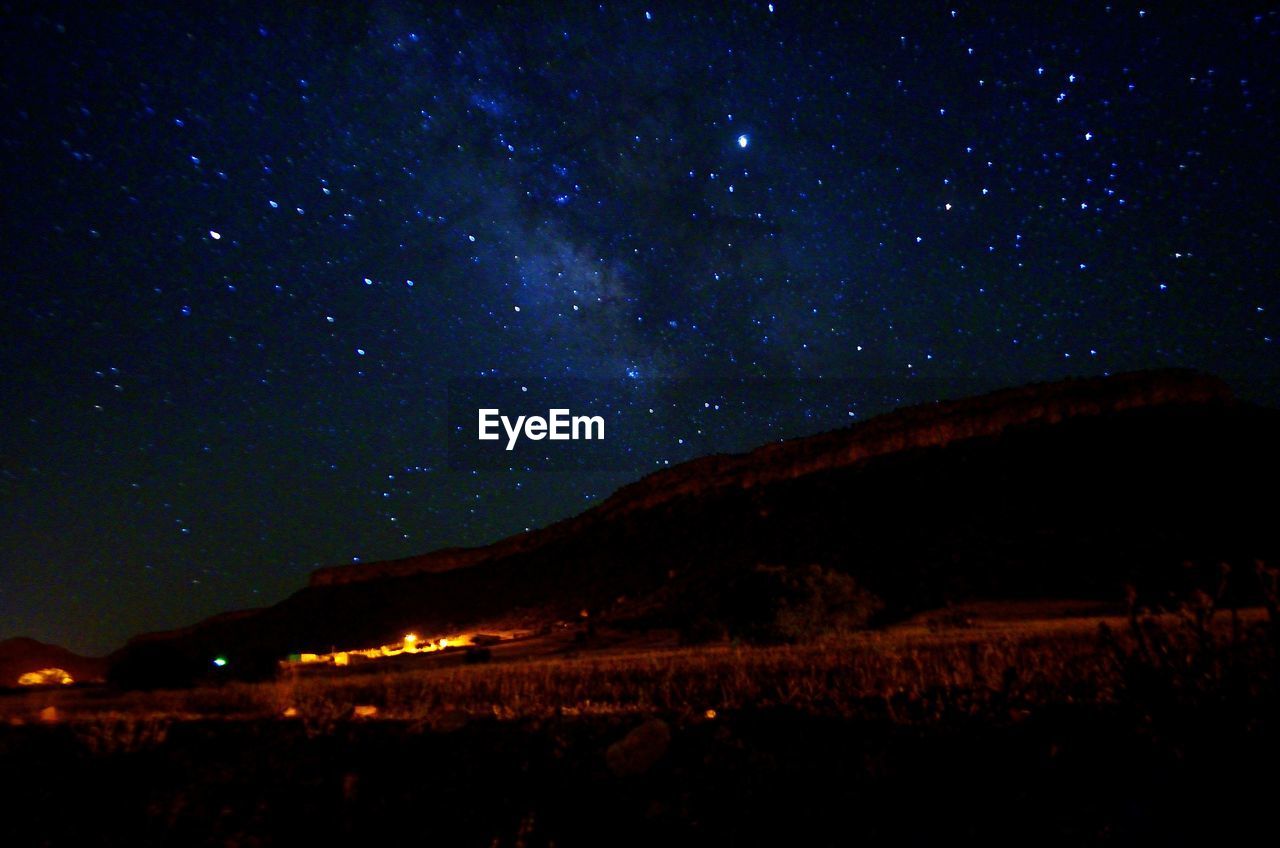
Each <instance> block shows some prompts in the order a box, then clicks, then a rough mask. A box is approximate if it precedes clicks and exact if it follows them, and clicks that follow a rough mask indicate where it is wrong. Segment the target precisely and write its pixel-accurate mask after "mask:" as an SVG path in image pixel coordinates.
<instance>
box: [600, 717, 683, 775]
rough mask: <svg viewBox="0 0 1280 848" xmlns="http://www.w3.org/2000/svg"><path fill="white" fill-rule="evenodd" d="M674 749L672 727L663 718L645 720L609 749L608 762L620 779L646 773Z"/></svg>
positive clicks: (607, 752) (606, 752)
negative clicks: (669, 750) (669, 749)
mask: <svg viewBox="0 0 1280 848" xmlns="http://www.w3.org/2000/svg"><path fill="white" fill-rule="evenodd" d="M669 747H671V728H670V727H668V726H667V723H666V722H665V721H663V720H662V719H660V718H653V719H649V720H648V721H646V722H645V723H644V724H642V725H640V726H639V727H637V728H636V729H634V730H632V731H631V732H630V733H628V734H627V735H626V736H624V737H622V738H621V739H619V740H618V741H617V742H614V743H613V744H612V745H610V746H609V748H608V750H606V751H605V754H604V758H605V762H606V763H607V764H608V766H609V770H610V771H611V772H613V773H614V774H615V775H616V776H618V777H630V776H633V775H639V774H644V773H645V772H647V771H648V770H649V769H651V768H653V766H654V765H655V764H656V763H657V762H658V760H660V759H662V757H663V755H664V754H666V753H667V748H669Z"/></svg>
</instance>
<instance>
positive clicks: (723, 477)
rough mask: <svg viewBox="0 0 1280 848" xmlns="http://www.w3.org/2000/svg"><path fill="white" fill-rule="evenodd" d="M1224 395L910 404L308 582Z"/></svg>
mask: <svg viewBox="0 0 1280 848" xmlns="http://www.w3.org/2000/svg"><path fill="white" fill-rule="evenodd" d="M1231 400H1232V395H1231V390H1230V389H1229V388H1228V387H1227V385H1226V384H1225V383H1223V382H1222V381H1221V380H1219V379H1217V378H1215V377H1211V376H1207V375H1204V374H1198V373H1195V372H1192V371H1182V370H1167V371H1141V372H1134V373H1129V374H1120V375H1117V376H1113V377H1100V378H1094V379H1080V380H1067V381H1064V382H1058V383H1040V384H1035V385H1031V386H1026V387H1022V388H1016V389H1006V390H1003V391H998V392H993V393H991V394H988V395H983V396H980V397H974V398H966V399H963V400H956V401H945V402H940V403H934V404H927V405H923V406H915V407H909V408H906V409H901V410H897V411H895V412H891V413H889V414H887V415H881V416H878V417H876V418H873V419H870V420H868V421H866V422H864V423H861V424H855V425H853V426H851V427H848V428H845V429H842V430H836V431H832V432H829V433H821V434H819V435H816V436H810V437H807V438H801V439H792V440H789V441H785V442H778V443H776V444H769V445H765V446H763V447H760V448H757V449H756V450H753V451H750V452H748V453H744V454H716V455H712V456H708V457H703V458H700V459H695V460H692V461H690V462H685V463H681V464H680V465H677V466H674V467H672V468H667V469H663V470H661V471H657V472H655V473H653V474H650V475H648V476H646V477H644V478H642V479H640V480H638V481H637V482H635V483H632V484H630V485H628V486H624V487H623V488H621V489H619V490H618V491H617V492H615V493H614V494H613V495H612V496H610V497H609V498H608V499H607V500H605V501H604V502H603V503H601V504H600V505H598V506H596V507H594V508H592V509H590V510H587V511H586V512H584V513H582V514H581V515H579V516H576V517H574V518H570V519H567V520H565V521H561V522H558V523H556V524H553V525H551V526H549V527H546V528H543V529H540V530H534V531H530V532H528V533H521V534H518V535H515V536H511V537H509V538H507V539H503V540H502V541H499V542H496V543H495V544H492V545H486V546H483V547H478V548H445V549H442V550H439V551H434V552H432V553H428V554H424V555H422V556H415V557H408V558H405V559H398V560H388V561H384V562H372V563H366V564H359V565H339V566H332V567H329V568H322V569H319V570H318V571H316V572H314V573H313V574H312V576H311V585H312V586H339V585H344V584H350V583H358V582H362V581H367V580H379V579H385V578H391V577H405V576H409V575H413V574H423V573H438V572H444V571H451V570H453V569H458V568H466V567H469V566H474V565H477V564H479V563H482V562H488V561H492V560H499V559H504V558H507V557H512V556H517V555H521V554H527V553H530V552H532V551H534V550H536V549H538V548H541V547H543V546H544V545H548V544H551V543H553V542H555V541H556V540H559V539H562V538H565V537H567V536H570V535H573V534H575V533H579V532H581V531H582V530H583V529H585V528H586V527H588V526H591V525H593V524H595V523H597V522H600V521H607V520H613V519H617V518H620V517H622V516H624V515H626V514H628V513H631V512H635V511H638V510H651V509H655V508H657V507H659V506H661V505H662V504H663V503H666V502H669V501H672V500H675V499H678V498H683V497H700V496H705V495H707V494H708V493H711V492H713V491H716V490H719V489H732V488H737V489H750V488H753V487H759V486H764V485H768V484H770V483H774V482H777V481H781V480H788V479H795V478H798V477H803V476H805V475H808V474H814V473H817V472H821V471H829V470H832V469H837V468H843V467H848V466H852V465H855V464H857V463H859V462H862V461H864V460H867V459H871V458H874V457H880V456H886V455H890V454H893V453H897V452H900V451H906V450H912V449H918V448H930V447H944V446H946V445H948V444H951V443H954V442H957V441H962V440H965V439H973V438H984V437H993V436H998V435H999V434H1000V433H1002V432H1004V431H1005V430H1007V429H1009V428H1013V427H1020V426H1025V425H1029V424H1043V425H1050V424H1055V423H1058V422H1061V421H1066V420H1068V419H1074V418H1082V417H1090V416H1100V415H1106V414H1110V413H1115V412H1121V411H1124V410H1134V409H1143V408H1149V407H1157V406H1161V405H1168V404H1206V403H1223V404H1225V403H1230V402H1231Z"/></svg>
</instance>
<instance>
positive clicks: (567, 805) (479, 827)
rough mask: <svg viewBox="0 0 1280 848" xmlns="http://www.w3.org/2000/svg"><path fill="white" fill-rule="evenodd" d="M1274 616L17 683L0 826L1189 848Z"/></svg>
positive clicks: (1263, 672)
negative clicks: (1025, 840)
mask: <svg viewBox="0 0 1280 848" xmlns="http://www.w3.org/2000/svg"><path fill="white" fill-rule="evenodd" d="M1275 634H1276V626H1275V622H1274V620H1273V619H1272V618H1271V617H1270V616H1269V615H1268V614H1267V613H1266V611H1265V610H1262V609H1249V610H1244V611H1239V612H1233V611H1217V610H1214V609H1212V608H1210V607H1200V608H1183V609H1181V610H1178V611H1176V612H1169V613H1165V614H1162V615H1139V614H1137V613H1126V612H1125V611H1123V610H1100V609H1095V608H1090V607H1088V606H1082V605H1079V604H1076V605H1072V604H1062V603H1059V604H1032V605H1026V604H1023V605H1010V604H986V605H975V606H974V607H972V608H966V609H965V610H960V611H952V612H950V613H946V614H933V615H930V616H924V617H920V618H917V619H915V620H912V621H909V622H907V623H905V624H901V625H898V626H896V627H894V628H891V629H889V630H885V631H871V632H865V633H852V634H845V635H842V636H838V637H832V638H829V639H825V640H821V641H817V642H814V643H812V644H801V645H779V646H747V645H731V644H713V645H698V646H682V645H679V644H676V643H675V642H674V639H673V638H671V637H669V636H667V635H666V634H661V633H657V634H655V633H650V634H627V633H613V632H600V633H595V634H593V636H592V637H591V638H589V639H584V638H582V637H577V638H573V637H572V635H571V634H565V635H561V636H556V635H550V636H545V637H542V638H541V639H534V640H527V641H525V642H522V643H513V644H510V645H504V646H502V648H500V649H495V650H494V651H493V652H492V654H491V656H490V657H489V658H488V659H489V661H488V662H485V663H479V664H475V663H467V662H464V661H463V660H464V655H463V654H461V653H459V654H454V655H449V654H442V655H439V656H432V657H429V658H423V659H422V661H421V662H418V663H415V664H413V665H401V666H398V667H397V668H396V669H395V670H394V671H384V670H381V669H380V668H378V667H377V664H376V663H374V664H372V665H371V667H370V668H369V669H367V670H361V671H354V670H345V669H343V670H337V669H335V670H332V671H331V672H329V673H285V674H282V676H281V677H280V678H279V679H277V680H274V681H269V682H263V683H228V684H225V685H220V686H206V687H201V688H195V689H189V690H174V691H159V692H115V691H112V690H109V689H106V688H97V689H95V688H85V689H67V690H44V691H35V692H21V693H13V694H10V695H8V696H6V697H3V698H0V754H2V755H3V757H4V759H5V762H6V764H7V765H20V766H21V767H23V768H24V769H26V773H28V774H34V775H35V778H34V779H33V780H31V781H28V782H26V783H25V784H24V785H23V786H21V787H18V788H17V789H16V790H10V792H9V793H8V794H7V795H6V796H5V797H6V802H7V803H9V804H12V805H13V809H12V810H11V811H10V812H9V813H8V814H7V815H6V816H5V819H4V825H3V826H4V828H8V829H9V830H10V831H11V832H10V833H9V834H8V835H9V836H10V839H7V840H5V841H6V844H61V843H65V842H79V843H82V844H153V843H154V844H175V845H183V844H257V845H264V844H296V841H300V840H302V839H303V838H304V837H305V839H306V840H307V841H309V842H310V843H311V844H329V843H330V842H333V841H339V842H341V841H343V840H350V839H353V838H355V837H361V839H360V840H358V841H363V839H365V838H368V839H372V838H374V837H375V836H378V835H388V834H391V833H399V832H402V831H404V830H406V829H407V830H408V831H409V832H410V833H416V834H417V835H418V836H420V837H421V838H422V839H424V840H429V841H430V840H434V841H436V842H439V844H475V845H543V844H546V845H550V844H591V845H594V844H618V843H633V842H635V843H652V842H654V841H657V842H664V843H667V844H672V843H676V842H681V841H697V842H704V843H711V844H757V843H760V842H764V843H771V842H774V843H776V842H777V841H786V840H788V839H789V838H793V837H798V836H800V835H803V836H804V837H805V839H804V840H803V841H804V842H805V843H806V844H846V843H848V842H851V841H863V840H867V839H870V840H872V841H886V840H889V839H893V840H895V841H907V842H912V841H920V842H930V843H932V842H934V841H935V840H937V839H938V838H942V837H944V836H945V837H948V838H950V837H957V838H958V837H963V836H970V837H982V838H984V839H986V840H988V841H1001V840H1003V839H1014V838H1015V837H1016V835H1017V834H1019V833H1023V834H1024V835H1025V836H1027V837H1031V836H1034V837H1035V839H1036V841H1039V842H1049V843H1055V844H1079V843H1082V842H1084V843H1098V842H1102V843H1105V842H1114V841H1119V842H1128V841H1131V840H1133V839H1140V840H1148V839H1157V840H1160V841H1173V842H1179V841H1184V840H1187V841H1189V840H1191V839H1192V838H1193V837H1194V836H1195V835H1196V834H1208V833H1217V834H1222V833H1226V832H1229V831H1231V830H1232V829H1233V828H1235V827H1236V826H1244V825H1245V824H1251V823H1256V822H1257V821H1259V820H1263V819H1266V818H1268V817H1267V816H1266V810H1267V809H1268V806H1267V805H1268V804H1269V801H1267V800H1266V799H1267V798H1268V797H1270V795H1269V793H1271V792H1273V791H1274V789H1275V788H1276V783H1275V780H1274V779H1273V778H1271V777H1270V776H1269V775H1270V773H1271V771H1272V770H1273V766H1274V762H1275V760H1274V754H1275V753H1276V732H1275V720H1274V714H1275V710H1274V707H1275V706H1276V704H1277V699H1276V692H1275V688H1274V680H1275V678H1274V668H1275V645H1276V635H1275ZM68 806H70V807H74V808H75V809H77V810H79V811H81V815H78V816H75V817H70V818H67V817H63V816H61V815H59V812H60V811H61V810H63V809H65V808H67V807H68ZM1173 811H1179V812H1178V814H1177V815H1171V812H1173ZM1024 829H1025V830H1024ZM855 836H856V837H857V839H856V840H855V839H854V837H855Z"/></svg>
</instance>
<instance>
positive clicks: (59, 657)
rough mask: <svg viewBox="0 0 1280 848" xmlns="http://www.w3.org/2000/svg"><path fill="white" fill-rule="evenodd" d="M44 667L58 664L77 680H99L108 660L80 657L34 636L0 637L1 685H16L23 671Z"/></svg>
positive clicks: (37, 669)
mask: <svg viewBox="0 0 1280 848" xmlns="http://www.w3.org/2000/svg"><path fill="white" fill-rule="evenodd" d="M44 668H60V669H62V670H64V671H66V672H67V673H68V674H69V675H70V676H71V677H72V679H73V680H75V681H76V682H77V683H91V682H94V681H100V680H102V678H103V676H104V675H105V673H106V670H107V662H106V660H105V659H100V658H97V657H82V656H80V655H79V654H74V653H72V652H71V651H68V650H67V649H66V648H60V647H58V646H57V645H46V644H45V643H43V642H37V641H36V640H35V639H25V638H15V639H5V640H4V641H0V687H8V686H16V685H17V683H18V678H19V677H20V676H22V675H23V674H26V673H27V672H31V671H39V670H40V669H44Z"/></svg>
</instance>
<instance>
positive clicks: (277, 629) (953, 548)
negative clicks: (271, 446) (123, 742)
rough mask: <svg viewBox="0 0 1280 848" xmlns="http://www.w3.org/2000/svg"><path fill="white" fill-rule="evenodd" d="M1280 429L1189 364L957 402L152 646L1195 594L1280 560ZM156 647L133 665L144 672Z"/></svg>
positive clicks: (275, 644)
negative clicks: (586, 617)
mask: <svg viewBox="0 0 1280 848" xmlns="http://www.w3.org/2000/svg"><path fill="white" fill-rule="evenodd" d="M1278 435H1280V413H1277V412H1275V411H1272V410H1264V409H1258V408H1256V407H1251V406H1247V405H1242V404H1238V403H1235V402H1233V401H1232V400H1231V399H1230V395H1229V393H1228V392H1227V391H1226V390H1225V388H1224V387H1223V386H1222V385H1221V384H1220V383H1218V382H1217V381H1215V380H1212V379H1209V378H1204V377H1199V376H1196V375H1190V374H1187V373H1185V372H1172V373H1170V372H1161V373H1155V374H1138V375H1123V376H1121V377H1118V378H1108V379H1100V380H1082V381H1070V382H1067V383H1060V384H1052V385H1048V386H1037V387H1029V388H1027V389H1019V390H1013V391H1010V392H1001V393H996V394H994V395H989V396H985V397H983V398H977V399H973V400H970V401H960V402H955V403H950V404H935V405H930V406H928V407H921V408H917V409H912V410H904V411H900V412H897V413H893V414H891V415H890V416H885V417H883V418H881V419H876V420H873V421H869V422H867V423H866V424H863V425H860V426H858V427H854V428H850V429H848V430H842V431H836V432H833V433H827V434H822V435H819V436H814V437H811V438H809V439H798V440H794V441H791V442H785V443H779V444H775V445H769V446H766V447H765V448H762V449H760V450H758V451H754V452H752V453H750V454H746V455H743V456H736V457H712V458H708V459H706V460H698V461H695V462H693V463H687V464H686V465H685V466H681V467H679V468H673V469H670V470H669V471H666V472H663V473H662V474H660V475H652V476H651V477H649V478H646V479H645V480H642V481H640V482H639V483H637V484H634V485H633V486H629V487H625V488H624V489H622V490H620V491H619V492H618V493H617V494H615V495H614V496H613V497H612V498H610V499H609V500H608V501H606V502H605V503H603V504H602V505H601V506H599V507H597V508H596V509H593V510H590V511H588V512H587V513H584V514H583V515H582V516H579V517H578V518H575V519H570V520H568V521H565V522H561V523H559V524H557V525H554V526H553V527H551V528H547V529H546V530H544V531H540V532H538V533H531V534H523V535H522V536H519V537H515V538H514V539H513V540H508V541H506V542H503V543H499V545H497V546H495V548H494V549H477V550H478V551H479V553H469V554H468V556H470V557H473V558H474V560H473V564H470V565H467V566H465V567H457V568H451V569H449V570H443V571H432V570H427V571H423V570H420V569H407V570H406V571H405V573H404V576H399V577H389V576H376V577H375V579H349V580H345V581H343V582H339V581H335V580H329V579H321V580H318V581H316V582H315V583H313V585H312V586H311V587H309V588H307V589H305V590H303V591H301V592H298V593H297V594H295V595H294V596H292V597H290V598H289V599H287V600H285V601H284V602H282V603H280V604H277V605H276V606H274V607H271V608H269V609H266V610H263V611H260V612H258V613H255V614H253V615H249V616H245V617H241V618H239V619H236V620H227V621H222V622H212V621H211V622H208V623H206V624H204V625H197V626H196V627H195V628H189V629H188V630H186V631H184V632H183V633H182V635H181V636H175V637H174V638H171V639H165V638H164V637H163V635H162V634H158V635H157V636H153V637H151V638H150V640H148V643H147V644H148V645H149V647H148V648H147V649H146V651H145V652H144V653H146V652H149V653H151V654H152V655H153V656H158V655H159V654H158V652H160V651H163V652H166V653H168V654H169V655H170V658H169V660H168V662H170V663H171V664H176V663H178V662H179V661H181V662H183V663H195V662H196V661H197V660H199V661H203V662H207V659H206V658H207V657H209V656H211V655H212V654H213V653H214V652H219V653H227V654H232V655H238V656H239V657H240V659H241V660H242V664H243V665H244V666H245V667H252V666H255V665H258V664H262V665H263V666H264V667H265V666H266V665H267V663H266V660H268V659H271V658H274V657H277V656H280V655H283V654H285V653H287V652H290V651H298V650H316V649H328V648H329V647H330V646H332V645H339V646H348V647H349V646H356V645H366V644H379V643H382V642H386V641H391V640H393V639H394V638H396V636H397V634H400V633H402V632H404V631H405V630H407V629H416V630H419V631H421V632H427V633H432V632H441V631H445V630H449V629H452V628H455V627H458V628H460V627H465V626H466V625H467V624H468V623H469V622H472V621H476V620H479V619H482V618H491V617H498V616H502V615H504V614H507V613H510V612H511V611H512V610H515V609H520V608H525V609H539V610H542V611H544V612H545V613H546V615H548V616H559V617H566V616H571V615H573V614H576V612H577V611H578V610H579V609H580V608H583V607H586V608H588V609H591V610H593V611H594V613H595V614H596V615H605V616H608V617H612V618H614V619H623V618H627V617H631V618H642V619H643V620H645V621H646V622H648V623H666V624H681V623H683V622H687V621H689V620H691V619H693V618H696V617H697V616H699V615H702V614H703V613H705V612H706V611H707V610H711V609H714V608H715V607H716V605H717V604H718V603H720V599H721V597H722V595H723V593H724V591H725V589H726V587H727V586H729V585H730V584H731V583H732V581H733V580H734V578H735V576H736V575H738V574H740V573H742V572H743V571H745V570H746V569H749V568H750V567H752V566H753V565H755V564H757V563H769V564H780V565H788V564H794V565H803V564H808V563H821V564H824V565H827V566H829V567H833V568H837V569H841V570H845V571H848V572H850V573H852V574H854V575H855V576H856V577H857V578H858V580H859V581H860V582H862V583H863V584H864V585H865V586H867V587H868V588H870V589H871V590H873V591H875V592H876V593H878V594H879V595H881V597H883V598H884V599H885V600H886V601H887V603H888V604H889V606H890V609H891V610H893V611H896V612H907V611H911V610H915V609H920V608H925V607H929V606H932V605H936V604H939V603H941V602H944V601H946V600H949V599H955V598H962V597H969V596H1081V595H1096V596H1102V597H1113V598H1114V597H1118V595H1119V593H1120V591H1121V587H1122V585H1123V584H1124V583H1126V582H1129V581H1135V580H1136V581H1138V582H1139V583H1141V584H1143V585H1147V586H1152V587H1164V586H1173V585H1174V584H1175V583H1176V582H1177V580H1179V579H1180V575H1181V573H1182V570H1183V569H1182V568H1181V564H1182V563H1183V562H1184V561H1188V560H1190V561H1195V562H1215V563H1216V562H1218V561H1230V562H1237V563H1240V562H1246V561H1249V562H1251V561H1252V560H1253V559H1254V558H1263V559H1268V560H1274V559H1275V557H1276V555H1277V553H1280V551H1278V550H1277V549H1278V548H1280V530H1278V529H1277V526H1276V524H1275V522H1274V521H1273V520H1272V514H1273V512H1274V509H1273V507H1274V503H1273V500H1274V499H1273V498H1269V496H1268V495H1267V493H1268V492H1271V491H1273V490H1274V485H1275V481H1276V480H1277V472H1280V458H1278V454H1277V451H1276V449H1275V443H1276V437H1277V436H1278ZM454 553H456V552H454ZM404 562H405V561H401V563H404ZM398 568H404V566H403V565H395V564H393V567H392V568H391V569H389V571H390V572H391V573H396V569H398ZM330 573H333V572H330ZM373 573H374V574H375V575H377V574H378V573H379V572H378V568H377V567H375V568H374V569H373ZM623 598H624V599H625V600H619V599H623ZM142 648H143V643H135V644H133V645H131V646H127V647H126V649H125V650H124V651H123V652H122V653H121V655H120V657H119V658H118V659H123V660H129V661H134V662H141V660H140V659H139V655H138V652H139V651H140V650H141V649H142ZM131 653H132V656H131Z"/></svg>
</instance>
